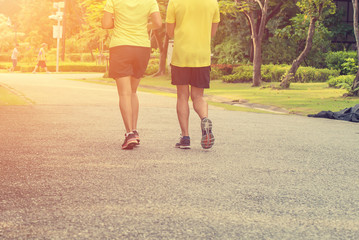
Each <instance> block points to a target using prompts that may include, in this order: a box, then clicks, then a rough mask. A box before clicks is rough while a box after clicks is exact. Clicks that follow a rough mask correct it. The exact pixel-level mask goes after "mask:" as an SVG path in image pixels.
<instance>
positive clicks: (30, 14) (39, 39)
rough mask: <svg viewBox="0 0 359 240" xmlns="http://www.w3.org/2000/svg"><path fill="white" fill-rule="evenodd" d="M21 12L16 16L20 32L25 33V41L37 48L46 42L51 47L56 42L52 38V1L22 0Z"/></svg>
mask: <svg viewBox="0 0 359 240" xmlns="http://www.w3.org/2000/svg"><path fill="white" fill-rule="evenodd" d="M20 3H21V4H20V5H21V10H20V11H19V12H18V14H16V16H17V22H18V25H19V29H20V31H22V32H24V33H25V40H26V41H28V42H29V43H30V45H31V46H33V47H35V48H37V47H38V46H39V45H40V44H41V43H43V42H45V43H47V44H48V45H49V46H50V47H51V46H55V44H56V42H55V41H54V39H53V37H52V25H54V24H53V23H52V21H51V20H50V19H49V16H50V15H52V14H53V12H54V11H55V9H54V8H53V1H52V0H38V1H32V0H20Z"/></svg>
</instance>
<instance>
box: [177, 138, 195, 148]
mask: <svg viewBox="0 0 359 240" xmlns="http://www.w3.org/2000/svg"><path fill="white" fill-rule="evenodd" d="M175 147H176V148H181V149H190V148H191V139H190V137H189V136H183V137H181V138H180V141H179V142H178V143H176V145H175Z"/></svg>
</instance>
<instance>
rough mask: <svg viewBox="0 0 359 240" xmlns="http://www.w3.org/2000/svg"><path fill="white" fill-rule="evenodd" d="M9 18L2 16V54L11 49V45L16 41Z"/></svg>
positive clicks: (0, 16) (0, 46) (0, 44)
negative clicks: (9, 24)
mask: <svg viewBox="0 0 359 240" xmlns="http://www.w3.org/2000/svg"><path fill="white" fill-rule="evenodd" d="M7 21H8V18H7V17H6V16H5V15H3V14H0V52H4V51H7V50H9V49H10V47H11V46H12V44H11V43H13V41H14V35H13V34H12V30H11V29H10V27H9V26H8V23H7Z"/></svg>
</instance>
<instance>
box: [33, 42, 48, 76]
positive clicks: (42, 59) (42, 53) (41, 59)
mask: <svg viewBox="0 0 359 240" xmlns="http://www.w3.org/2000/svg"><path fill="white" fill-rule="evenodd" d="M46 48H47V44H46V43H43V44H41V48H40V50H39V54H38V55H37V65H36V66H35V69H34V71H32V73H36V71H37V69H38V68H39V67H41V68H43V69H45V71H46V72H47V73H50V72H49V71H48V70H47V66H46Z"/></svg>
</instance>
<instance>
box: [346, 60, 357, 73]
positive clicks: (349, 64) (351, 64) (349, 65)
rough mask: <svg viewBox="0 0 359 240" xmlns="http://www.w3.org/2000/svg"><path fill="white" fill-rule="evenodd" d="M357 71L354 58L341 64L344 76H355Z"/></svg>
mask: <svg viewBox="0 0 359 240" xmlns="http://www.w3.org/2000/svg"><path fill="white" fill-rule="evenodd" d="M357 71H358V64H357V62H356V61H355V59H354V58H347V59H345V62H344V63H343V64H342V72H343V74H344V75H351V74H356V73H357Z"/></svg>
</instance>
